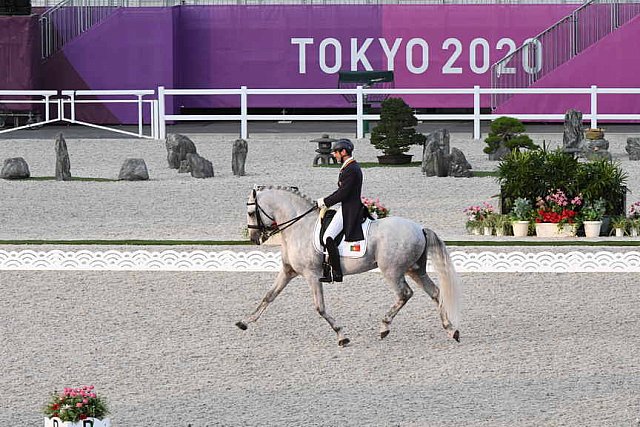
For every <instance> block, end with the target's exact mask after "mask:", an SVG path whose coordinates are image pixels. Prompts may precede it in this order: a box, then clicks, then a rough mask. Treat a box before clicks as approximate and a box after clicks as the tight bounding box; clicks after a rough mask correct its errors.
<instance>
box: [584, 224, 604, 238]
mask: <svg viewBox="0 0 640 427" xmlns="http://www.w3.org/2000/svg"><path fill="white" fill-rule="evenodd" d="M582 224H583V225H584V235H585V236H586V237H598V236H600V229H601V228H602V221H583V222H582Z"/></svg>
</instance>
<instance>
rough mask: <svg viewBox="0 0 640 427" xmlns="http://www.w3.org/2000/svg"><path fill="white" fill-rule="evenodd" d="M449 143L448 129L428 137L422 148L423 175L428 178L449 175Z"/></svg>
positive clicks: (432, 133) (435, 132)
mask: <svg viewBox="0 0 640 427" xmlns="http://www.w3.org/2000/svg"><path fill="white" fill-rule="evenodd" d="M449 141H450V137H449V131H448V130H447V129H438V130H436V131H434V132H431V133H430V134H429V135H427V140H426V141H425V143H424V146H423V148H422V173H424V174H425V175H426V176H447V174H448V173H449V164H448V160H449Z"/></svg>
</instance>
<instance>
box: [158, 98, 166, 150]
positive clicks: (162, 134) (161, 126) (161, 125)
mask: <svg viewBox="0 0 640 427" xmlns="http://www.w3.org/2000/svg"><path fill="white" fill-rule="evenodd" d="M158 131H159V132H158V139H165V138H166V137H167V121H166V119H165V118H164V86H158Z"/></svg>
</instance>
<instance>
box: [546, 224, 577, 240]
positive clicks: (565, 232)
mask: <svg viewBox="0 0 640 427" xmlns="http://www.w3.org/2000/svg"><path fill="white" fill-rule="evenodd" d="M575 235H576V226H575V224H564V225H563V226H561V227H558V224H556V223H553V222H538V223H536V236H538V237H572V236H575Z"/></svg>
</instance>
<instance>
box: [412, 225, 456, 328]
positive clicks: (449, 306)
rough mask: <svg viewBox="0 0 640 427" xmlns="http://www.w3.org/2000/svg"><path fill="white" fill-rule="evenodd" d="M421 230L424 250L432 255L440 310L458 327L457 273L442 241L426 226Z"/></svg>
mask: <svg viewBox="0 0 640 427" xmlns="http://www.w3.org/2000/svg"><path fill="white" fill-rule="evenodd" d="M422 232H423V233H424V236H425V238H426V240H427V247H426V248H425V252H429V253H430V254H431V255H432V256H433V258H434V259H433V267H434V268H435V270H436V273H437V274H438V282H439V286H438V287H439V289H440V298H439V301H440V310H442V311H443V312H444V313H445V314H446V315H447V318H448V319H449V321H450V322H451V324H452V325H453V326H454V327H458V326H459V324H460V309H461V305H462V301H461V299H462V288H461V285H460V280H459V279H458V274H457V273H456V270H455V268H454V266H453V262H452V261H451V257H449V251H448V250H447V246H446V245H445V244H444V242H443V241H442V240H440V238H439V237H438V236H437V235H436V233H434V232H433V231H432V230H430V229H428V228H423V229H422Z"/></svg>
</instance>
